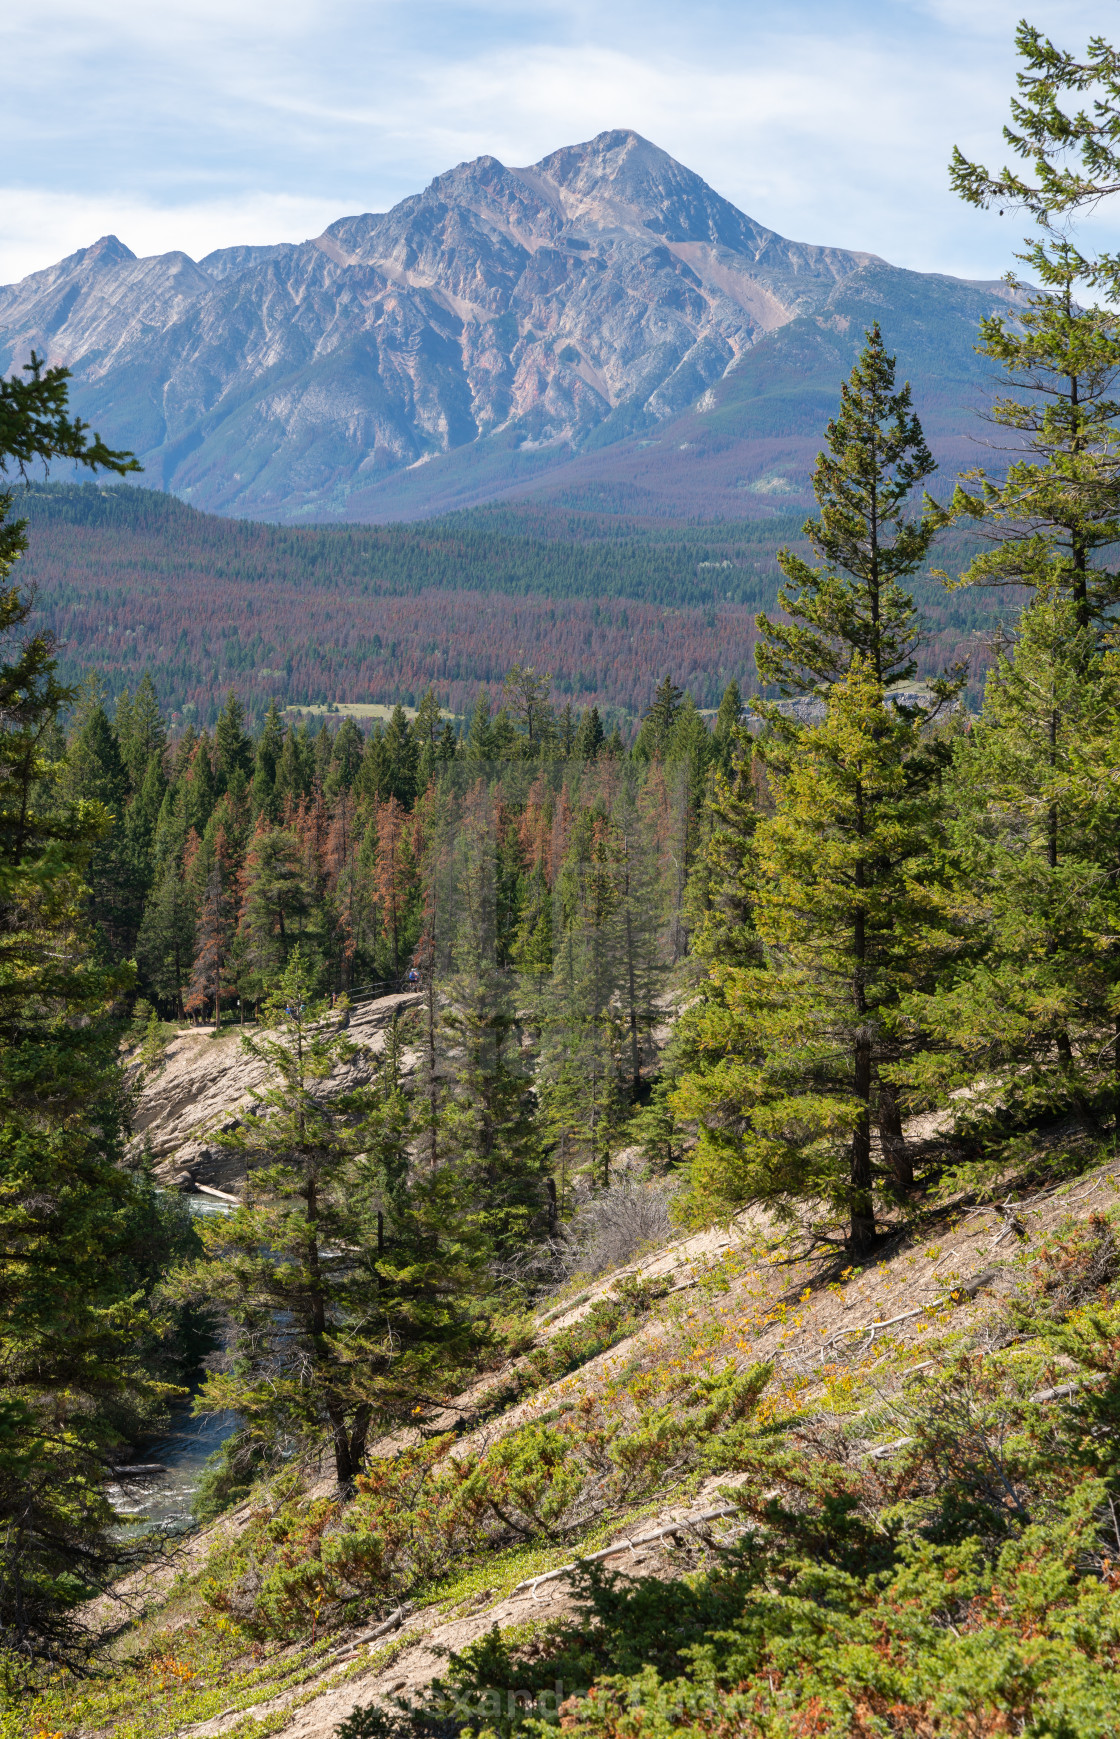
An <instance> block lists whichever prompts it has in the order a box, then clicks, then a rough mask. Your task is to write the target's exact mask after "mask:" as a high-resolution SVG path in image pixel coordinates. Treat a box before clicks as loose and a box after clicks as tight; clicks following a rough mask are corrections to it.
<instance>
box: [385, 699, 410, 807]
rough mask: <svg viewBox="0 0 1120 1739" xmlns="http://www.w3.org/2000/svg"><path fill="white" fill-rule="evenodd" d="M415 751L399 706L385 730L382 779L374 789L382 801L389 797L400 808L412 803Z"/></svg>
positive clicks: (394, 710)
mask: <svg viewBox="0 0 1120 1739" xmlns="http://www.w3.org/2000/svg"><path fill="white" fill-rule="evenodd" d="M418 760H419V751H418V748H417V743H416V738H415V736H414V735H413V732H412V727H411V725H410V724H409V722H408V718H407V716H406V714H405V710H404V708H403V706H401V705H400V704H399V703H398V704H397V705H396V706H395V707H394V708H393V711H392V714H391V716H390V718H389V723H388V724H387V725H386V727H385V762H386V766H385V776H384V779H383V781H382V784H381V786H380V787H379V789H378V793H377V794H378V796H379V797H381V798H382V799H384V798H393V799H394V800H395V801H396V802H397V803H398V804H399V805H400V807H401V808H402V809H411V808H412V805H413V803H415V801H416V774H417V763H418Z"/></svg>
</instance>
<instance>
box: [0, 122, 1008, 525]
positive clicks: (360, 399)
mask: <svg viewBox="0 0 1120 1739" xmlns="http://www.w3.org/2000/svg"><path fill="white" fill-rule="evenodd" d="M1006 295H1007V291H1006V289H1005V288H1004V287H1003V286H1002V285H972V284H966V283H963V282H960V281H959V280H953V279H949V278H941V277H936V276H932V275H927V274H919V273H911V272H903V271H899V270H897V269H896V268H894V267H891V266H889V265H887V264H886V263H885V262H884V261H882V260H880V259H878V258H877V257H876V256H874V255H871V254H862V253H852V252H847V251H845V250H843V249H840V248H829V247H812V246H804V245H801V244H799V243H796V242H791V241H787V240H785V239H784V238H783V237H781V236H779V235H777V234H775V233H774V232H773V231H772V230H768V229H765V228H763V227H762V226H761V225H759V224H757V223H755V222H753V221H752V220H751V219H750V218H749V217H746V216H744V214H743V213H742V212H740V211H738V210H737V209H736V208H735V206H733V205H731V204H730V203H729V202H728V201H727V200H725V199H722V198H721V197H720V196H719V195H718V194H717V193H715V192H714V191H713V190H712V189H711V188H710V187H709V186H708V185H707V184H706V183H705V182H704V181H703V180H701V178H700V177H699V176H698V175H695V174H693V173H692V171H691V170H689V169H686V168H685V167H684V166H683V165H682V164H680V163H677V162H676V161H675V160H674V159H673V158H672V157H670V156H669V155H668V154H667V153H666V152H664V151H662V150H659V149H658V147H657V146H655V145H652V144H650V143H649V142H648V141H647V140H645V139H643V138H641V137H640V136H639V135H638V134H637V133H634V132H630V131H618V132H608V133H601V134H600V135H599V136H598V137H597V138H595V139H592V140H591V141H590V142H589V143H587V144H584V145H575V146H570V147H567V148H565V149H563V150H560V151H556V152H553V153H552V154H551V155H550V156H548V157H545V158H543V159H542V160H541V162H539V163H536V164H534V165H533V166H532V167H530V168H526V169H507V168H505V167H504V166H503V165H502V164H501V163H499V162H498V161H497V160H496V159H495V158H493V157H480V158H478V159H477V160H476V161H475V162H472V163H464V164H460V165H459V167H458V168H456V169H452V170H450V171H449V172H448V173H447V174H445V175H441V176H438V177H437V178H436V180H434V181H433V182H432V183H431V185H430V186H429V187H428V188H427V189H426V190H425V191H424V192H423V193H421V194H418V195H416V196H414V197H412V198H409V199H405V200H403V201H402V202H401V203H400V204H399V205H397V206H395V207H394V208H393V209H392V210H391V211H389V212H386V213H383V214H366V215H363V216H360V217H348V218H343V219H340V220H339V222H337V223H334V224H331V225H330V227H329V228H328V229H327V230H325V231H324V233H323V234H322V235H321V236H318V237H316V238H315V239H314V240H312V241H307V242H303V243H300V244H283V245H279V246H273V247H239V248H224V249H220V250H219V251H218V252H216V253H212V254H209V255H208V256H207V257H206V258H205V259H203V260H201V261H199V262H197V263H196V262H195V261H193V260H191V259H189V258H188V257H187V255H186V254H183V253H179V252H174V253H168V254H162V255H156V256H153V257H151V258H147V259H137V258H136V256H135V255H134V254H133V253H131V251H130V250H129V249H128V248H127V247H125V246H124V245H123V244H122V243H121V242H120V241H118V240H117V238H116V237H115V236H105V237H102V239H101V240H100V241H99V242H97V243H95V244H94V245H93V246H92V247H89V248H85V249H81V250H79V252H77V253H75V254H72V255H70V256H69V258H67V259H65V260H62V261H60V262H59V263H58V264H57V265H55V266H52V267H49V268H48V269H47V270H45V271H41V272H35V273H33V274H31V276H29V277H27V278H24V279H23V280H22V281H21V282H20V283H18V284H13V285H10V286H7V287H6V288H3V289H0V367H3V368H4V370H5V371H7V370H10V369H12V368H15V367H18V366H19V365H20V364H21V363H22V362H24V361H25V360H26V357H27V354H28V352H29V351H30V350H31V349H32V348H35V349H36V350H38V351H39V352H40V353H42V354H44V355H46V356H47V358H48V359H49V360H50V361H52V362H62V363H65V364H67V365H68V366H69V367H70V368H71V369H72V371H73V374H74V387H73V394H72V396H73V401H74V403H75V404H76V406H77V407H78V409H79V410H80V411H81V413H82V415H83V416H86V417H88V418H89V419H90V420H91V421H93V422H94V423H95V425H96V426H97V428H98V429H99V430H100V431H101V432H102V433H103V434H104V435H105V437H106V438H107V439H109V440H111V441H112V442H113V443H114V444H121V445H127V446H129V447H131V448H133V449H134V450H135V451H136V452H137V453H138V455H139V456H140V457H141V459H142V461H143V463H144V466H145V470H146V477H145V481H146V482H148V483H149V484H156V485H162V486H163V487H165V488H167V489H171V490H173V491H174V492H175V493H176V494H178V495H180V496H182V497H184V498H185V499H187V500H189V501H191V502H192V503H193V504H194V505H196V506H200V507H205V508H208V509H210V510H211V511H219V512H224V513H233V514H241V515H248V516H253V517H259V518H270V519H287V520H299V519H337V518H350V519H385V518H392V517H415V516H417V515H421V514H424V513H426V512H433V511H438V510H441V509H445V508H447V507H449V506H457V505H467V504H469V503H471V502H477V501H481V500H486V499H493V498H495V497H499V496H503V495H510V494H518V493H524V492H525V491H527V490H531V491H537V492H540V490H541V489H542V488H546V489H548V490H551V491H553V492H554V493H555V492H557V491H559V492H560V493H561V494H565V492H566V498H568V499H569V500H572V501H580V502H582V501H583V499H584V498H585V497H586V498H587V499H588V500H592V499H594V497H595V494H596V491H598V492H599V494H600V495H601V496H602V497H603V500H604V501H605V500H606V497H607V496H610V495H612V492H613V495H614V496H616V497H618V501H617V502H616V503H615V504H616V505H618V504H619V503H621V504H623V505H628V506H630V507H631V508H633V507H635V506H641V507H644V508H645V510H647V511H654V512H670V513H675V512H696V511H703V510H704V509H705V506H706V505H707V507H708V508H709V509H713V510H715V511H718V512H727V511H729V510H730V511H732V512H739V513H742V512H748V511H751V510H752V508H754V509H755V510H758V509H759V508H760V507H765V505H766V502H767V501H768V500H770V499H772V498H773V496H774V495H775V494H777V495H780V494H782V493H786V492H789V491H790V490H794V489H796V488H797V487H798V486H799V485H798V484H797V483H796V481H790V480H789V479H787V478H786V477H785V476H784V474H782V468H783V466H785V468H786V469H788V470H790V471H791V472H792V471H795V470H796V467H797V465H799V464H801V463H802V458H803V455H802V454H801V451H800V444H803V441H802V437H804V438H808V437H809V434H810V432H811V430H812V429H813V428H816V429H817V430H819V428H820V426H821V425H820V417H819V414H818V409H819V407H818V404H817V399H818V398H821V399H822V402H823V401H825V400H832V401H834V399H835V393H836V387H835V384H833V383H834V382H835V383H838V381H839V378H840V376H841V375H842V373H843V372H844V370H845V368H846V367H847V366H848V358H849V356H850V354H851V351H852V350H853V349H854V347H855V345H856V343H857V342H858V340H859V338H860V337H861V336H862V330H863V326H864V325H865V324H866V323H867V320H868V319H870V318H874V317H879V318H881V319H882V320H883V324H884V328H885V330H886V331H887V335H888V338H889V339H891V338H892V332H891V327H892V323H893V324H894V325H896V326H897V328H898V331H899V335H900V336H901V337H902V338H903V340H904V342H902V343H900V345H899V349H900V352H901V353H902V354H901V356H900V360H901V362H902V363H903V364H904V365H909V364H910V360H911V359H910V356H909V355H908V354H906V352H907V347H908V346H909V348H910V350H912V351H913V353H914V366H913V368H912V372H914V373H915V375H916V376H917V375H919V374H921V373H922V371H923V368H924V369H925V370H926V372H927V373H928V375H929V379H930V384H931V389H932V396H933V400H934V401H939V400H943V401H944V408H945V410H946V412H947V420H946V432H947V433H948V434H949V435H951V433H952V429H953V428H954V427H955V426H956V423H959V422H960V421H961V420H962V417H963V409H962V406H961V404H960V402H959V401H960V400H961V398H962V394H963V395H964V396H967V392H968V389H969V386H970V385H971V383H972V381H973V377H974V375H975V367H974V365H973V363H972V361H971V344H972V343H973V342H974V334H975V330H976V323H977V320H978V318H979V315H980V313H982V312H987V311H988V310H989V309H990V308H991V307H992V306H993V304H994V302H995V301H997V300H999V299H1001V298H1004V297H1006ZM954 371H955V372H954ZM958 376H959V383H957V377H958ZM954 383H957V384H959V388H960V390H956V386H955V384H954ZM767 407H769V409H767ZM830 408H831V407H830ZM802 425H803V426H802ZM791 441H792V446H791V444H790V443H791ZM799 443H800V444H799ZM787 461H794V463H787ZM604 491H605V492H606V493H605V494H604ZM708 497H712V499H711V500H710V501H709V500H708V499H707V498H708ZM716 497H718V498H719V499H718V500H717V499H716Z"/></svg>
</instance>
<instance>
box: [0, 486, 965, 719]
mask: <svg viewBox="0 0 1120 1739" xmlns="http://www.w3.org/2000/svg"><path fill="white" fill-rule="evenodd" d="M19 511H20V512H25V513H26V514H27V515H28V518H29V520H30V523H31V524H32V525H33V527H34V529H35V535H34V537H33V539H32V544H31V548H30V550H29V552H28V557H27V560H26V568H25V572H26V574H27V578H28V581H29V582H30V583H33V584H34V585H35V587H36V589H37V596H38V604H39V610H40V612H41V617H40V620H41V621H42V622H43V623H44V625H45V626H47V627H49V629H50V630H51V632H53V633H54V634H55V636H56V638H57V641H58V650H59V660H60V670H61V673H62V675H63V676H64V677H65V679H66V680H67V681H73V682H77V681H80V680H81V678H82V677H83V676H84V675H85V673H86V672H87V671H91V670H92V671H94V672H96V673H97V674H98V675H99V676H100V677H101V678H102V680H103V681H104V682H105V684H106V687H107V690H108V692H109V694H110V696H111V697H112V698H115V697H116V696H117V695H118V694H120V692H121V691H122V689H125V688H129V689H132V688H134V687H135V686H136V681H137V675H138V673H139V672H142V671H144V670H148V671H149V672H150V674H151V676H152V678H153V681H154V683H155V686H156V689H157V692H158V694H159V698H160V700H161V702H162V704H163V706H164V707H165V708H166V709H167V711H168V713H169V715H170V716H171V717H172V719H173V721H174V724H175V727H176V729H180V728H181V727H182V724H183V722H184V721H185V720H189V721H190V722H192V723H193V724H194V725H195V726H196V727H197V728H202V727H203V726H206V727H208V728H209V729H211V730H212V729H213V727H214V724H215V722H216V720H217V717H218V714H219V712H220V711H221V708H222V706H223V705H224V703H225V699H226V695H227V693H228V691H229V690H230V689H231V688H233V689H234V690H235V691H236V693H237V695H238V697H239V699H240V700H241V702H242V704H243V705H244V706H245V708H246V711H247V716H248V717H249V719H250V721H251V722H253V723H254V724H255V725H256V726H258V727H259V725H260V724H261V722H262V721H263V718H264V715H265V713H266V711H267V709H268V705H269V702H270V700H271V699H273V698H276V699H278V700H279V702H280V704H281V705H289V706H301V707H306V706H309V705H311V706H315V705H318V706H322V705H324V704H325V703H326V702H327V701H330V700H336V701H345V702H359V703H362V702H366V703H368V702H373V703H376V704H381V705H386V704H387V705H389V706H392V705H394V704H395V703H396V702H397V701H401V702H403V703H404V705H405V706H407V707H416V706H418V705H419V702H420V698H421V696H422V695H423V694H424V693H425V692H426V690H427V689H428V687H429V686H430V685H432V684H434V685H435V688H436V692H437V694H438V695H439V697H440V700H441V702H442V704H443V705H444V706H446V707H448V708H450V709H451V710H452V711H453V712H455V713H457V714H465V713H469V711H470V709H471V708H472V707H473V705H474V702H475V699H476V697H477V694H478V690H479V688H480V687H485V688H487V689H488V691H489V692H490V695H491V699H492V700H493V701H494V702H495V703H496V702H497V699H498V693H499V690H500V688H501V684H502V681H503V679H504V677H505V673H506V671H507V670H509V669H510V668H511V667H512V666H513V665H514V664H526V665H532V666H533V667H534V668H535V669H537V670H539V671H548V672H550V674H551V676H552V684H553V693H554V694H555V695H556V696H557V697H558V700H559V702H560V704H563V703H564V702H565V701H568V700H570V701H571V703H572V705H573V706H575V707H587V706H591V705H594V706H597V707H598V709H599V711H600V714H601V715H602V717H603V718H604V720H605V722H606V723H607V725H608V729H609V727H610V724H611V722H612V721H613V719H614V718H616V717H619V718H621V721H622V723H623V725H624V727H625V729H626V733H627V737H628V739H629V737H630V735H632V733H633V730H634V728H635V726H636V724H637V723H638V721H639V720H640V718H641V715H642V714H643V713H644V712H645V711H646V709H647V708H648V707H649V705H650V704H651V702H652V700H653V693H654V689H655V687H656V685H657V683H658V682H659V681H660V680H661V678H662V676H664V675H666V674H668V675H670V676H671V677H672V679H673V681H674V683H676V684H677V686H678V687H681V688H683V689H686V690H687V691H688V692H689V693H690V694H692V696H693V698H694V699H695V701H696V703H697V705H698V706H700V707H702V708H704V709H706V710H709V711H711V710H714V709H715V708H716V707H718V705H719V701H720V697H721V695H722V693H723V690H724V689H725V688H726V686H727V684H728V682H730V681H736V682H737V683H738V684H739V686H740V689H741V690H742V692H743V693H744V694H748V693H751V692H753V690H754V688H755V686H756V673H755V669H754V664H753V651H752V649H753V646H754V637H755V626H754V616H755V613H756V612H757V610H758V609H759V608H760V607H761V608H764V609H770V608H772V607H773V604H774V602H775V575H776V571H777V570H776V565H775V556H776V552H777V550H778V549H779V548H781V547H783V546H784V545H786V544H789V545H791V546H792V545H797V544H799V543H800V520H801V516H800V515H797V516H795V515H792V514H777V515H775V516H773V517H772V518H768V519H758V520H748V521H739V522H736V523H734V524H726V525H721V524H709V525H686V526H664V525H661V526H659V525H658V524H657V522H640V521H635V520H628V519H624V518H619V517H612V516H610V515H607V514H577V513H574V512H568V511H564V512H561V511H560V510H558V509H553V510H544V509H536V508H534V509H522V510H516V511H515V510H513V509H507V508H501V509H498V508H495V509H486V510H477V511H473V512H469V513H462V514H456V515H453V516H452V517H450V518H448V519H444V520H439V521H426V522H424V523H423V524H419V525H404V526H345V527H319V526H309V527H306V528H300V529H296V530H292V529H290V528H287V527H279V526H271V525H255V524H250V523H247V522H242V521H236V520H225V519H219V518H216V517H214V516H212V515H208V514H201V513H197V512H196V511H195V510H194V509H193V508H190V507H187V506H185V505H184V504H183V503H182V502H179V501H176V500H175V499H174V497H172V496H168V495H162V494H158V493H156V492H155V491H150V490H145V489H142V488H137V487H134V486H128V485H122V486H115V487H101V486H98V485H94V484H86V485H83V486H79V485H64V484H58V485H47V486H45V487H42V486H39V485H38V484H36V485H35V486H34V487H33V488H31V489H30V490H29V491H28V492H27V493H26V494H22V495H21V497H20V501H19ZM975 543H976V540H975V537H974V536H970V534H969V531H968V530H967V528H966V529H962V528H961V527H959V526H953V527H947V528H946V531H945V534H944V541H943V543H942V544H941V545H939V549H938V559H939V560H940V561H941V562H942V564H943V565H944V564H948V566H949V567H950V568H953V569H958V568H960V567H963V566H964V565H965V563H966V561H967V559H968V555H969V554H970V553H971V552H972V551H973V550H974V548H975ZM916 595H917V596H918V597H919V600H920V604H921V608H922V611H923V614H924V615H925V616H926V618H927V619H928V623H929V628H930V634H929V639H928V642H927V644H926V645H925V646H923V648H922V653H921V666H922V671H923V673H925V672H926V671H927V670H929V671H932V670H934V669H938V668H940V666H941V664H943V663H945V662H946V661H949V662H951V661H953V660H954V659H956V658H957V657H962V656H963V657H964V658H966V660H967V661H968V662H969V666H970V671H971V673H972V676H973V686H972V690H971V698H972V699H973V700H975V699H976V698H977V697H978V695H979V680H980V679H981V678H982V672H983V669H984V668H985V664H986V652H985V649H984V645H983V642H982V639H977V630H979V629H981V628H983V627H984V626H986V625H987V624H989V622H990V618H991V609H990V605H980V606H978V605H977V603H976V601H975V599H974V597H973V596H972V594H970V593H968V592H962V593H954V594H947V593H946V592H945V590H944V587H943V586H942V585H941V584H940V583H939V582H937V581H934V580H933V579H931V578H930V577H929V575H928V574H926V575H925V576H921V575H920V576H918V578H917V580H916Z"/></svg>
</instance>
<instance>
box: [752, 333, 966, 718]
mask: <svg viewBox="0 0 1120 1739" xmlns="http://www.w3.org/2000/svg"><path fill="white" fill-rule="evenodd" d="M826 439H827V441H828V451H827V452H823V453H821V454H819V455H818V458H817V463H816V468H815V470H814V472H813V480H812V481H813V494H814V495H815V496H816V498H817V501H818V503H819V505H820V517H819V518H818V519H810V520H807V521H806V523H805V526H804V528H803V529H804V534H805V536H806V537H807V538H808V540H809V542H810V544H811V545H812V548H813V550H814V551H815V553H816V554H817V556H818V557H819V558H820V561H821V565H820V566H819V567H813V566H811V565H810V563H809V562H807V561H805V560H804V558H803V557H801V556H799V555H797V554H796V552H794V551H792V550H788V549H787V550H782V551H780V552H779V555H778V564H779V566H780V567H781V570H782V572H783V574H784V575H785V577H786V581H787V584H786V585H784V586H783V587H781V588H780V590H779V592H778V602H779V603H780V605H781V607H782V609H783V610H784V611H785V612H786V614H787V616H788V617H789V618H790V620H789V621H788V622H778V621H775V620H773V619H772V618H770V617H768V616H765V615H760V616H759V617H758V618H757V625H758V634H759V638H758V641H757V644H756V646H755V660H756V662H757V664H758V673H759V676H760V677H761V678H762V680H763V682H766V683H773V684H775V685H776V686H777V687H778V689H779V690H780V691H781V693H782V694H787V695H788V694H797V693H816V694H824V693H825V691H826V690H827V688H828V685H829V684H831V683H834V682H838V681H840V680H841V679H842V678H843V677H844V675H845V674H846V673H847V671H848V670H849V669H850V667H851V665H852V662H853V660H854V659H856V658H859V659H861V660H863V661H864V662H865V663H866V665H867V667H868V669H870V670H871V672H872V673H873V675H874V676H875V679H876V680H877V681H878V682H880V683H882V684H883V686H884V687H890V686H891V685H892V684H894V683H898V682H903V681H906V680H907V679H908V678H910V677H912V676H913V674H914V671H915V669H916V665H915V660H914V654H915V652H916V650H917V647H918V643H919V640H920V636H921V627H920V623H919V621H918V617H917V614H916V612H915V609H914V602H913V599H912V598H911V596H910V594H909V593H908V592H907V591H905V590H904V588H903V586H902V584H901V582H902V581H903V580H905V579H906V578H908V576H909V575H911V574H913V573H916V572H917V570H918V569H919V568H920V567H921V565H922V563H923V562H924V561H925V559H926V555H927V553H928V551H929V547H930V543H931V542H932V540H933V537H934V535H935V533H936V531H937V528H938V524H939V519H938V516H937V514H936V512H935V511H932V510H927V511H926V512H924V513H923V514H922V515H921V517H919V518H915V517H913V516H912V514H910V513H908V511H907V510H908V505H909V502H910V498H911V496H912V495H913V492H914V490H915V489H917V488H918V487H920V486H921V485H922V484H924V483H925V482H926V481H927V479H928V478H930V477H931V476H932V475H933V472H934V471H935V469H936V466H935V465H934V462H933V458H932V456H931V454H930V451H929V448H928V447H927V446H926V442H925V437H924V435H923V434H922V427H921V424H920V423H919V421H918V418H917V417H916V415H915V414H914V410H913V405H912V402H911V396H910V387H909V384H906V385H903V386H902V387H901V388H898V389H896V387H895V359H894V357H893V356H888V355H887V352H886V348H885V346H884V344H883V339H882V335H881V333H880V331H879V327H878V324H875V325H874V326H872V327H871V328H870V330H869V331H868V332H867V334H866V342H865V344H864V347H863V350H862V351H861V353H860V355H859V357H858V359H857V361H856V363H855V366H854V367H853V369H852V372H851V374H850V376H849V378H848V380H847V381H846V382H845V383H844V385H843V386H842V387H841V401H840V412H839V415H838V416H837V417H835V418H834V419H833V420H832V421H831V422H830V423H829V425H828V428H827V430H826Z"/></svg>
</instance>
